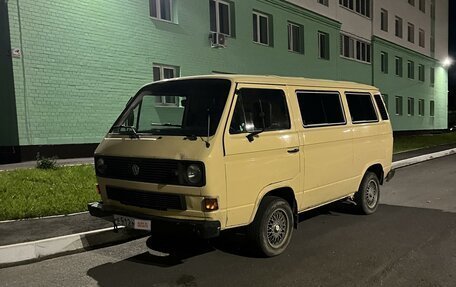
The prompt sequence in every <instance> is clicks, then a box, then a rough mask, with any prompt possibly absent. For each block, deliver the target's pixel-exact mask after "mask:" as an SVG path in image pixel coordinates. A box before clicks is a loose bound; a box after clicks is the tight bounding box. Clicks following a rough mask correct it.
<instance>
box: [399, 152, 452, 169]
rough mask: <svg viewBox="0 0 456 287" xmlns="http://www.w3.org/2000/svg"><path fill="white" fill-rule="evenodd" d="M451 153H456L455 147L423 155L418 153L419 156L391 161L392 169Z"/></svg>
mask: <svg viewBox="0 0 456 287" xmlns="http://www.w3.org/2000/svg"><path fill="white" fill-rule="evenodd" d="M453 154H456V148H452V149H447V150H443V151H439V152H434V153H429V154H425V155H420V156H416V157H412V158H407V159H403V160H399V161H395V162H393V169H397V168H401V167H406V166H409V165H413V164H417V163H421V162H424V161H428V160H431V159H436V158H439V157H444V156H448V155H453Z"/></svg>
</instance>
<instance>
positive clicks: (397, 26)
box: [394, 16, 402, 38]
mask: <svg viewBox="0 0 456 287" xmlns="http://www.w3.org/2000/svg"><path fill="white" fill-rule="evenodd" d="M394 27H395V35H396V37H399V38H402V18H400V17H397V16H396V19H395V21H394Z"/></svg>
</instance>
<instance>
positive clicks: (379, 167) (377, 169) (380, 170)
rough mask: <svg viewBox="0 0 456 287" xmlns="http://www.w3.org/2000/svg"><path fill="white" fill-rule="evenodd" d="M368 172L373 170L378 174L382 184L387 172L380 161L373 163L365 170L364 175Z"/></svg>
mask: <svg viewBox="0 0 456 287" xmlns="http://www.w3.org/2000/svg"><path fill="white" fill-rule="evenodd" d="M367 172H373V173H374V174H375V175H376V176H377V178H378V181H379V182H380V184H383V179H384V177H385V172H384V170H383V166H382V165H381V164H380V163H375V164H371V165H370V166H369V167H368V168H367V169H366V171H365V172H364V174H363V177H364V175H366V173H367Z"/></svg>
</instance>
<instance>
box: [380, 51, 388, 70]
mask: <svg viewBox="0 0 456 287" xmlns="http://www.w3.org/2000/svg"><path fill="white" fill-rule="evenodd" d="M380 70H381V71H382V73H385V74H388V53H386V52H381V53H380Z"/></svg>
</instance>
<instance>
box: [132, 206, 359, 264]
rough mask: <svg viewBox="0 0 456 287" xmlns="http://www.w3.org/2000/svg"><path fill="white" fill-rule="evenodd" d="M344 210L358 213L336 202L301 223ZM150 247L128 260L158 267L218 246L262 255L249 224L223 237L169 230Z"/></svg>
mask: <svg viewBox="0 0 456 287" xmlns="http://www.w3.org/2000/svg"><path fill="white" fill-rule="evenodd" d="M339 213H343V214H357V211H356V210H355V209H354V206H353V205H351V204H350V203H347V202H336V203H333V204H329V205H326V206H323V207H320V208H317V209H314V210H311V211H308V212H305V213H303V214H300V215H299V223H301V222H303V221H306V220H309V219H311V218H313V217H317V216H319V215H331V216H338V214H339ZM146 245H147V248H149V249H150V250H149V251H147V252H144V253H141V254H138V255H136V256H133V257H131V258H128V259H126V260H127V261H130V262H133V263H138V264H143V265H153V266H158V267H165V268H166V267H172V266H176V265H179V264H182V263H184V261H185V260H186V259H189V258H192V257H195V256H199V255H203V254H206V253H209V252H213V251H215V250H219V251H221V252H224V253H229V254H233V255H237V256H242V257H248V258H262V256H261V255H259V254H258V253H257V252H256V251H255V250H254V249H253V248H252V247H251V245H250V243H249V241H248V238H247V235H246V229H245V228H237V229H234V230H227V231H225V232H222V234H221V235H220V237H218V238H214V239H210V240H204V239H200V238H197V237H195V236H193V235H192V234H168V235H167V236H155V235H153V234H152V235H151V236H150V237H149V238H148V239H147V241H146Z"/></svg>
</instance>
